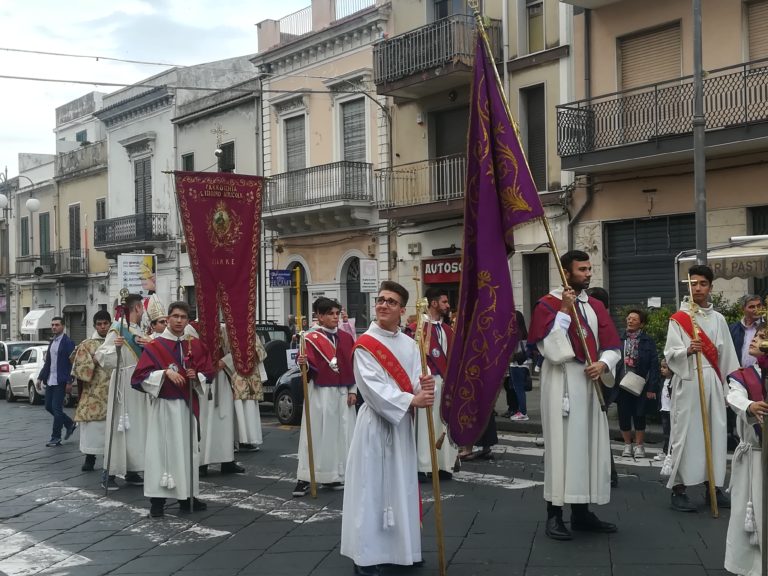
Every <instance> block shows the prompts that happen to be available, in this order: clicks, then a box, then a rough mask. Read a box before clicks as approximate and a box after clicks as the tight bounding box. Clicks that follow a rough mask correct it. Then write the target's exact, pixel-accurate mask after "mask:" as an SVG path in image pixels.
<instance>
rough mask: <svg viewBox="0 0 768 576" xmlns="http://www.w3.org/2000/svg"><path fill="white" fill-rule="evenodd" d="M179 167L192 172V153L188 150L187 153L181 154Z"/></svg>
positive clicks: (193, 167)
mask: <svg viewBox="0 0 768 576" xmlns="http://www.w3.org/2000/svg"><path fill="white" fill-rule="evenodd" d="M181 169H182V170H184V172H193V171H194V170H195V155H194V153H192V152H190V153H189V154H182V156H181Z"/></svg>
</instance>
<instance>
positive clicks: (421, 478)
mask: <svg viewBox="0 0 768 576" xmlns="http://www.w3.org/2000/svg"><path fill="white" fill-rule="evenodd" d="M418 476H419V484H426V483H427V482H432V478H431V476H430V475H428V474H427V473H426V472H419V473H418Z"/></svg>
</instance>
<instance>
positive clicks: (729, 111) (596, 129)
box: [557, 59, 768, 156]
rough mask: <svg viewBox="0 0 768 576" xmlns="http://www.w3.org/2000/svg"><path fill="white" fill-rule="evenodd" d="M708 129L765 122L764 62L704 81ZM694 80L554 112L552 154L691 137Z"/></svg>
mask: <svg viewBox="0 0 768 576" xmlns="http://www.w3.org/2000/svg"><path fill="white" fill-rule="evenodd" d="M703 82H704V111H705V115H706V127H707V130H715V129H719V128H730V127H736V126H748V125H750V124H754V123H757V122H765V121H766V120H768V59H765V60H759V61H755V62H748V63H746V64H739V65H736V66H729V67H727V68H720V69H718V70H713V71H711V72H709V73H708V74H707V76H706V77H705V78H704V81H703ZM692 118H693V77H692V76H686V77H683V78H677V79H675V80H670V81H667V82H659V83H657V84H651V85H648V86H643V87H640V88H635V89H632V90H625V91H623V92H616V93H614V94H607V95H604V96H598V97H595V98H590V99H589V100H581V101H579V102H571V103H569V104H563V105H561V106H558V107H557V131H558V134H557V153H558V154H559V155H560V156H573V155H578V154H585V153H588V152H594V151H596V150H601V149H606V148H613V147H616V146H625V145H627V144H635V143H639V142H647V141H652V140H657V139H662V138H665V137H668V136H678V135H683V134H690V133H692V132H693V127H692V124H691V122H692Z"/></svg>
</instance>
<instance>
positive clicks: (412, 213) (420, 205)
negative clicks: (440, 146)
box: [375, 154, 467, 219]
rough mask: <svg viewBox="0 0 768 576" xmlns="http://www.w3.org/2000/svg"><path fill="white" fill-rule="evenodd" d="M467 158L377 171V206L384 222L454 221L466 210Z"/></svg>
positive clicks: (451, 157)
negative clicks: (454, 217)
mask: <svg viewBox="0 0 768 576" xmlns="http://www.w3.org/2000/svg"><path fill="white" fill-rule="evenodd" d="M466 175H467V156H466V154H454V155H451V156H443V157H441V158H431V159H429V160H422V161H420V162H410V163H408V164H400V165H399V166H394V167H392V168H382V169H380V170H376V172H375V177H376V205H377V206H378V208H379V211H380V215H381V217H383V218H409V219H428V218H432V217H434V216H435V215H439V216H441V217H450V216H451V215H459V214H461V211H462V209H463V199H464V189H465V186H466Z"/></svg>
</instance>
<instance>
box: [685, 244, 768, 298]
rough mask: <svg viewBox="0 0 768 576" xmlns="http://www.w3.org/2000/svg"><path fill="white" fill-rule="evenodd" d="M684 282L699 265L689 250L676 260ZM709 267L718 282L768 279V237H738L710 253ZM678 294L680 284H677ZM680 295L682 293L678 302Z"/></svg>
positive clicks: (712, 249) (713, 248) (693, 251)
mask: <svg viewBox="0 0 768 576" xmlns="http://www.w3.org/2000/svg"><path fill="white" fill-rule="evenodd" d="M675 260H676V262H677V274H678V279H679V280H680V281H683V280H685V279H686V278H687V277H688V270H689V269H690V268H691V266H693V265H695V264H696V250H686V251H685V252H681V253H680V254H678V255H677V258H675ZM707 265H708V266H709V267H710V268H712V272H713V273H714V275H715V278H729V279H730V278H764V277H768V235H760V236H738V237H735V238H731V241H730V242H729V243H728V244H723V245H721V246H713V247H711V248H710V249H709V250H707ZM677 288H678V290H679V289H680V282H678V283H677ZM679 300H680V298H679V293H678V301H679Z"/></svg>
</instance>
